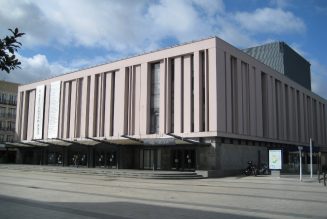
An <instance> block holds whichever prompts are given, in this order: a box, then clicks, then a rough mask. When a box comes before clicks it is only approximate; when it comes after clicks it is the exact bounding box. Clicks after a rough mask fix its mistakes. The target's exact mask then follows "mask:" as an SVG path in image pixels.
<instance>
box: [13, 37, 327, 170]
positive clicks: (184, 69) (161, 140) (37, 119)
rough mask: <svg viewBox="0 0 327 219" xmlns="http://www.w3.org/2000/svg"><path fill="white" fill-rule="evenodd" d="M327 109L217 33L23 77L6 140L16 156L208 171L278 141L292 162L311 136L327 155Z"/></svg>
mask: <svg viewBox="0 0 327 219" xmlns="http://www.w3.org/2000/svg"><path fill="white" fill-rule="evenodd" d="M300 71H301V69H299V72H298V74H301V72H300ZM326 113H327V112H326V100H324V99H323V98H321V97H319V96H318V95H316V94H314V93H313V92H311V91H310V90H308V89H307V88H305V87H303V86H302V85H300V84H299V83H297V82H295V81H293V80H291V79H289V78H288V77H287V76H286V75H284V74H281V73H279V72H277V71H276V70H274V69H273V68H271V67H269V66H268V65H266V64H263V63H262V62H260V61H259V60H257V59H255V58H254V57H252V56H250V55H248V54H247V53H245V52H243V51H241V50H239V49H237V48H235V47H233V46H231V45H230V44H228V43H226V42H224V41H223V40H221V39H219V38H217V37H212V38H209V39H204V40H200V41H196V42H191V43H187V44H183V45H179V46H175V47H170V48H166V49H162V50H158V51H155V52H150V53H146V54H142V55H138V56H134V57H130V58H126V59H122V60H118V61H115V62H111V63H108V64H103V65H99V66H95V67H90V68H87V69H82V70H79V71H75V72H71V73H67V74H64V75H60V76H57V77H53V78H50V79H47V80H43V81H38V82H34V83H31V84H26V85H22V86H20V87H19V90H18V100H17V117H16V134H17V136H16V137H17V141H16V142H15V143H8V144H7V146H8V147H14V148H17V156H16V161H17V162H18V163H33V164H44V165H50V164H52V165H64V166H69V165H77V164H78V165H80V166H88V167H107V168H119V169H151V170H152V169H153V170H184V171H186V170H202V171H204V172H206V173H207V174H208V175H209V176H221V175H229V174H237V173H240V170H241V169H243V168H245V167H246V165H247V161H249V160H252V161H253V162H254V163H256V164H258V165H260V164H262V163H267V162H268V150H269V149H270V148H280V149H282V150H283V163H284V164H285V165H284V167H283V168H284V169H285V170H286V169H288V170H290V171H291V170H292V168H296V164H295V163H296V161H295V160H294V159H295V158H294V156H296V155H297V154H296V153H297V146H300V145H302V146H307V145H309V139H310V138H312V139H313V140H314V146H315V147H314V152H315V163H316V164H317V163H319V162H326V160H325V151H327V150H326V145H327V136H326V131H327V130H326V117H327V115H326ZM319 152H320V153H319ZM294 154H295V155H294ZM304 160H305V159H304ZM318 160H319V161H318ZM293 164H294V165H293Z"/></svg>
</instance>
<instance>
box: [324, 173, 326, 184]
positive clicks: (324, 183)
mask: <svg viewBox="0 0 327 219" xmlns="http://www.w3.org/2000/svg"><path fill="white" fill-rule="evenodd" d="M324 186H326V172H324Z"/></svg>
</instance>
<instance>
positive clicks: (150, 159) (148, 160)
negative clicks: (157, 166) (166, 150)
mask: <svg viewBox="0 0 327 219" xmlns="http://www.w3.org/2000/svg"><path fill="white" fill-rule="evenodd" d="M153 155H154V153H153V150H151V149H144V150H143V168H144V169H153V168H154V156H153Z"/></svg>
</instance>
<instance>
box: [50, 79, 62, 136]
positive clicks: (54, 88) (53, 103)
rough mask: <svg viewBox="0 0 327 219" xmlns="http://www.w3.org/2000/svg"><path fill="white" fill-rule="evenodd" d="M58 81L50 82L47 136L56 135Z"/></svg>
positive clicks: (58, 95)
mask: <svg viewBox="0 0 327 219" xmlns="http://www.w3.org/2000/svg"><path fill="white" fill-rule="evenodd" d="M60 85H61V83H60V81H56V82H52V83H51V88H50V104H49V125H48V138H57V137H58V125H59V124H58V122H59V103H60Z"/></svg>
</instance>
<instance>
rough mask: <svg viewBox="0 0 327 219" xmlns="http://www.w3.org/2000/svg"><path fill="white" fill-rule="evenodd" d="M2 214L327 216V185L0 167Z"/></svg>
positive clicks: (292, 179)
mask: <svg viewBox="0 0 327 219" xmlns="http://www.w3.org/2000/svg"><path fill="white" fill-rule="evenodd" d="M27 169H28V168H27ZM0 218H6V219H10V218H15V219H17V218H31V219H38V218H42V219H43V218H79V219H84V218H119V219H123V218H140V219H145V218H156V219H163V218H188V219H190V218H228V219H233V218H237V219H247V218H321V219H322V218H327V188H326V187H324V186H323V185H322V184H318V182H317V178H316V177H315V178H313V179H310V178H309V177H308V176H305V177H304V181H303V182H299V180H298V178H297V176H282V177H281V178H274V177H271V176H259V177H253V176H250V177H243V176H240V177H226V178H219V179H197V180H158V179H134V178H117V177H108V176H99V175H83V174H72V173H48V172H42V171H36V170H31V171H27V170H26V169H22V170H19V169H14V168H13V169H11V168H1V165H0Z"/></svg>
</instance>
